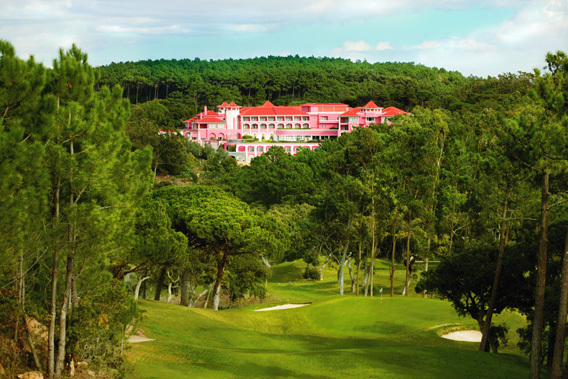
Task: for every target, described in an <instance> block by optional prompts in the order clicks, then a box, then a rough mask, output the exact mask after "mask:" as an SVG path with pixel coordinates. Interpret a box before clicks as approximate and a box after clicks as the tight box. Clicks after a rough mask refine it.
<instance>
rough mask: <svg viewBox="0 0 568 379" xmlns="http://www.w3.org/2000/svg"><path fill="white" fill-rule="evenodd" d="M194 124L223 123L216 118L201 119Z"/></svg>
mask: <svg viewBox="0 0 568 379" xmlns="http://www.w3.org/2000/svg"><path fill="white" fill-rule="evenodd" d="M195 123H197V124H213V123H214V124H221V123H222V124H224V123H225V121H223V120H221V119H220V118H217V117H203V118H202V119H201V120H196V121H195Z"/></svg>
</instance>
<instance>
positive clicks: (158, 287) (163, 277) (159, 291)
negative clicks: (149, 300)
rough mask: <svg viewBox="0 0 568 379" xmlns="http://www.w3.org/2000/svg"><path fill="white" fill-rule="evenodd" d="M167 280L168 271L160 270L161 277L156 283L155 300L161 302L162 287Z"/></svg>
mask: <svg viewBox="0 0 568 379" xmlns="http://www.w3.org/2000/svg"><path fill="white" fill-rule="evenodd" d="M165 280H166V269H165V268H162V269H161V270H160V275H159V276H158V281H157V282H156V293H155V294H154V300H156V301H160V295H161V294H162V287H163V286H164V281H165Z"/></svg>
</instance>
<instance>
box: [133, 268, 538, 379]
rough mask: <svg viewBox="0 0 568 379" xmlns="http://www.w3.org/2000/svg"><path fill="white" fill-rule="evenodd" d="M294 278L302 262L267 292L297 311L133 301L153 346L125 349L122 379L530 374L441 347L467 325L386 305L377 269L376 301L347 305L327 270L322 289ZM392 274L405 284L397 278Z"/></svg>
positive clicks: (453, 346) (410, 306)
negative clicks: (219, 308) (448, 333)
mask: <svg viewBox="0 0 568 379" xmlns="http://www.w3.org/2000/svg"><path fill="white" fill-rule="evenodd" d="M383 263H384V262H383ZM385 267H386V266H385ZM298 270H299V271H298ZM302 270H303V266H302V265H301V263H296V262H294V263H285V264H282V265H280V266H278V267H275V269H274V271H275V272H274V276H273V280H274V281H273V282H271V283H269V293H270V295H271V296H272V297H274V298H277V299H279V300H281V302H279V303H284V302H311V303H312V304H311V305H309V306H306V307H302V308H295V309H287V310H280V311H269V312H254V308H264V307H268V306H269V304H257V305H254V306H246V307H241V308H233V309H228V310H223V311H218V312H215V311H212V310H209V309H194V308H185V307H180V306H176V305H171V304H170V305H168V304H164V303H158V302H153V301H141V302H140V305H141V307H142V308H143V309H145V310H146V311H147V313H146V315H147V319H146V321H145V322H144V324H143V326H142V329H143V330H144V331H145V333H146V335H147V336H148V337H150V338H155V339H156V340H155V341H151V342H145V343H141V344H137V345H134V346H133V347H132V349H131V350H130V352H129V353H128V361H129V364H130V367H131V372H130V373H129V377H131V378H193V377H195V378H231V377H302V378H310V377H313V378H327V377H329V378H336V377H337V378H339V377H348V378H370V377H376V378H407V377H415V378H440V377H446V378H484V377H485V378H507V377H510V378H515V377H526V376H527V375H528V364H527V359H526V358H524V357H522V356H520V355H519V354H518V351H517V349H516V348H515V347H514V346H510V347H509V348H508V349H507V350H505V354H497V355H495V354H486V353H479V352H477V351H476V349H477V347H478V344H476V343H467V342H456V341H449V340H446V339H443V338H440V335H441V334H442V333H443V332H444V331H445V330H448V329H450V328H458V329H459V328H468V327H473V326H474V325H475V323H474V322H473V320H469V319H464V318H459V317H458V316H457V315H456V313H455V312H454V310H453V309H452V308H451V306H450V305H449V304H448V303H447V302H444V301H441V300H435V299H422V298H421V297H419V296H418V295H413V296H410V297H402V296H396V297H394V298H390V297H388V296H385V295H386V294H387V292H388V286H387V285H386V283H387V282H388V276H386V277H385V275H383V278H382V279H381V274H384V273H381V272H380V270H379V275H377V277H376V280H377V281H378V282H379V284H380V285H384V288H385V289H384V294H383V298H382V300H381V299H380V298H377V297H375V298H369V297H367V298H365V297H355V296H354V295H353V294H350V293H347V292H346V295H344V296H339V295H337V292H338V285H337V284H336V283H335V282H334V280H333V279H334V278H335V271H333V270H329V271H327V272H326V273H325V276H324V279H325V280H324V281H322V282H320V281H316V282H314V281H305V280H301V279H299V278H301V272H302ZM399 271H400V273H401V274H402V278H404V271H403V270H399ZM298 272H299V273H300V276H299V277H298V276H297V273H298ZM386 272H387V271H386V270H385V273H386ZM385 278H386V279H385ZM383 281H384V282H385V283H383ZM401 287H402V286H401ZM346 290H347V291H348V290H349V287H347V288H346ZM412 292H414V291H411V293H412ZM398 293H400V291H399V292H398ZM272 305H274V304H270V306H272ZM497 321H498V322H505V323H507V325H509V326H510V327H511V329H512V330H513V329H516V327H518V326H520V325H522V324H523V323H524V319H523V318H522V317H521V316H520V315H518V314H516V313H507V314H504V315H501V316H499V318H498V320H497ZM444 324H451V325H449V326H442V325H444ZM510 334H511V335H512V334H514V332H510ZM510 340H511V338H510ZM510 345H514V342H513V341H511V342H510Z"/></svg>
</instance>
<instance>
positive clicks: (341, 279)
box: [338, 217, 351, 295]
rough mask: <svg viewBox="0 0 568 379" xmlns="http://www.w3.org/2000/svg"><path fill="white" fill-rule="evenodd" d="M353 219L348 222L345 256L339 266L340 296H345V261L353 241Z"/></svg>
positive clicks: (343, 255)
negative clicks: (351, 236) (350, 243)
mask: <svg viewBox="0 0 568 379" xmlns="http://www.w3.org/2000/svg"><path fill="white" fill-rule="evenodd" d="M350 232H351V217H349V220H348V221H347V241H345V247H344V248H343V254H341V262H340V264H339V270H340V271H339V275H338V276H339V294H340V295H343V276H344V275H343V274H344V272H345V260H346V258H347V250H349V242H350V240H351V238H350V235H351V233H350Z"/></svg>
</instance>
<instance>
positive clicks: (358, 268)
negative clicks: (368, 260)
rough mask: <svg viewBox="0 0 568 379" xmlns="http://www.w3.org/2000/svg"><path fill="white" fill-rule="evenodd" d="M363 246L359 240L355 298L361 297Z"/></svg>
mask: <svg viewBox="0 0 568 379" xmlns="http://www.w3.org/2000/svg"><path fill="white" fill-rule="evenodd" d="M361 245H362V242H361V240H359V256H358V259H357V280H356V283H357V286H356V288H355V296H359V271H361Z"/></svg>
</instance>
